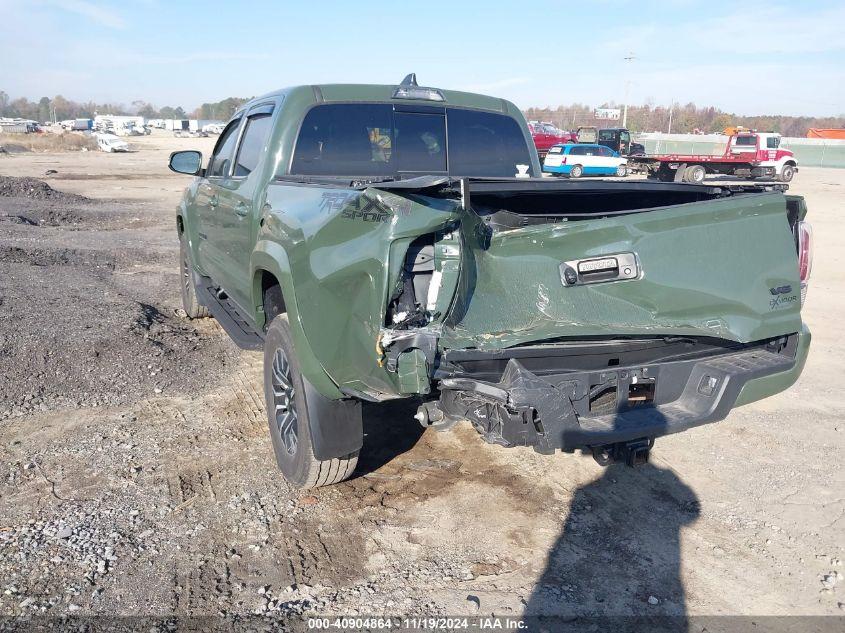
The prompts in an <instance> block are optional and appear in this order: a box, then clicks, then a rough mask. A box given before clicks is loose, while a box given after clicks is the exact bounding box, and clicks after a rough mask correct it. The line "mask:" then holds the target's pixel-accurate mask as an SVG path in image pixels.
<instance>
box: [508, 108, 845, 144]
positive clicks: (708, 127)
mask: <svg viewBox="0 0 845 633" xmlns="http://www.w3.org/2000/svg"><path fill="white" fill-rule="evenodd" d="M599 107H601V108H619V109H620V110H622V106H620V105H618V104H614V103H609V104H603V105H601V106H599ZM594 112H595V110H594V108H592V107H591V106H588V105H584V104H581V103H576V104H573V105H568V106H563V105H562V106H558V107H557V108H548V107H547V108H528V109H527V110H525V111H524V114H525V118H527V119H528V120H529V121H550V122H552V123H554V124H555V125H557V126H558V127H559V128H561V129H564V130H574V129H576V128H577V127H578V126H581V125H596V126H598V127H613V126H621V125H622V121H621V119H620V120H618V121H608V120H600V119H596V118H595V116H594ZM670 119H671V131H672V132H673V133H676V134H693V133H702V134H707V133H717V132H721V131H722V130H724V129H725V128H726V127H730V126H736V125H741V126H743V127H747V128H750V129H756V130H760V131H766V132H769V131H771V132H780V133H781V134H782V135H783V136H792V137H803V136H806V135H807V130H808V129H810V128H811V127H814V128H845V115H843V116H838V117H811V116H785V115H757V116H742V115H737V114H732V113H730V112H725V111H723V110H720V109H719V108H714V107H698V106H696V105H695V104H694V103H688V104H686V105H680V104H675V105H674V106H671V107H666V106H654V105H652V104H646V105H642V106H628V122H627V127H628V129H630V130H631V131H633V132H667V131H669V126H670Z"/></svg>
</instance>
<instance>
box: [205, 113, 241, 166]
mask: <svg viewBox="0 0 845 633" xmlns="http://www.w3.org/2000/svg"><path fill="white" fill-rule="evenodd" d="M240 124H241V120H240V119H235V120H234V121H232V122H231V123H229V125H227V126H226V129H225V130H223V134H221V135H220V138H219V139H217V145H215V146H214V152H213V153H212V154H211V159H210V160H209V161H208V171H207V172H206V176H208V177H209V178H215V177H216V178H220V177H224V176H228V175H229V165H230V164H231V162H232V154H233V153H234V151H235V142H236V141H237V140H238V128H240Z"/></svg>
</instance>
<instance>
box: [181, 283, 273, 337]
mask: <svg viewBox="0 0 845 633" xmlns="http://www.w3.org/2000/svg"><path fill="white" fill-rule="evenodd" d="M194 285H195V286H196V289H197V299H199V301H200V303H202V304H203V305H204V306H206V307H207V308H208V310H209V312H211V315H212V316H213V317H214V318H215V319H217V322H218V323H219V324H220V327H222V328H223V329H224V330H225V331H226V334H228V335H229V337H230V338H231V339H232V340H233V341H234V342H235V345H237V346H238V347H240V348H241V349H247V350H262V349H264V333H263V332H261V331H259V330H258V328H256V327H255V324H254V323H253V322H252V320H251V319H250V318H249V317H246V316H244V315H242V314H241V313H240V312H239V311H238V307H237V305H236V304H235V302H234V301H232V300H230V299H229V298H228V297H226V293H225V292H223V291H221V290H218V289H217V288H215V287H214V286H213V284H212V282H211V280H210V279H209V278H208V277H201V276H199V275H196V274H195V275H194Z"/></svg>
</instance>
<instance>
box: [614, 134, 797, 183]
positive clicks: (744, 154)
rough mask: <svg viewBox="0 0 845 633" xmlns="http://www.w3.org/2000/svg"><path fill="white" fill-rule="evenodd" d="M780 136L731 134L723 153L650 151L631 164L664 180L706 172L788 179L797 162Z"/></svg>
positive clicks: (696, 177) (694, 178) (698, 178)
mask: <svg viewBox="0 0 845 633" xmlns="http://www.w3.org/2000/svg"><path fill="white" fill-rule="evenodd" d="M780 138H781V137H780V134H778V133H776V132H757V131H753V130H752V131H742V132H737V133H735V134H732V135H731V136H730V138H729V139H728V144H727V146H726V147H725V152H724V154H722V155H721V156H713V155H709V154H650V155H641V156H635V157H631V158H629V160H628V165H629V167H630V168H631V169H632V170H634V171H643V172H646V174H647V175H648V177H649V178H656V179H657V180H661V181H664V182H671V181H674V182H691V183H701V182H702V181H703V180H704V177H705V176H706V175H707V174H728V175H733V176H740V177H743V178H751V179H754V178H768V179H777V180H779V181H781V182H789V181H790V180H792V178H793V176H795V173H796V172H797V171H798V162H797V161H796V160H795V155H794V154H793V153H792V152H791V151H790V150H788V149H783V148H782V147H780Z"/></svg>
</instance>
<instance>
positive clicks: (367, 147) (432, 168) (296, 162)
mask: <svg viewBox="0 0 845 633" xmlns="http://www.w3.org/2000/svg"><path fill="white" fill-rule="evenodd" d="M518 165H519V166H523V165H524V166H526V168H527V169H528V170H530V169H531V167H532V166H531V159H530V155H529V149H528V144H527V143H526V139H525V137H524V136H523V133H522V128H521V127H520V126H519V124H518V123H517V121H516V120H515V119H513V118H512V117H509V116H507V115H504V114H497V113H493V112H484V111H479V110H468V109H462V108H455V107H448V106H447V107H443V106H424V105H419V106H417V105H410V104H402V105H398V104H397V105H393V104H379V103H376V104H368V103H363V104H362V103H353V104H321V105H317V106H315V107H313V108H312V109H311V110H310V111H309V112H308V113H307V114H306V115H305V118H304V120H303V122H302V127H301V129H300V132H299V136H298V138H297V141H296V146H295V149H294V154H293V159H292V161H291V167H290V173H291V174H297V175H321V176H356V177H378V176H391V177H398V176H402V175H408V176H414V175H422V174H444V175H445V174H449V175H451V176H456V177H461V176H481V177H484V176H486V177H500V178H501V177H513V176H515V175H516V174H517V173H518V172H519V171H520V167H517V166H518Z"/></svg>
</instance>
